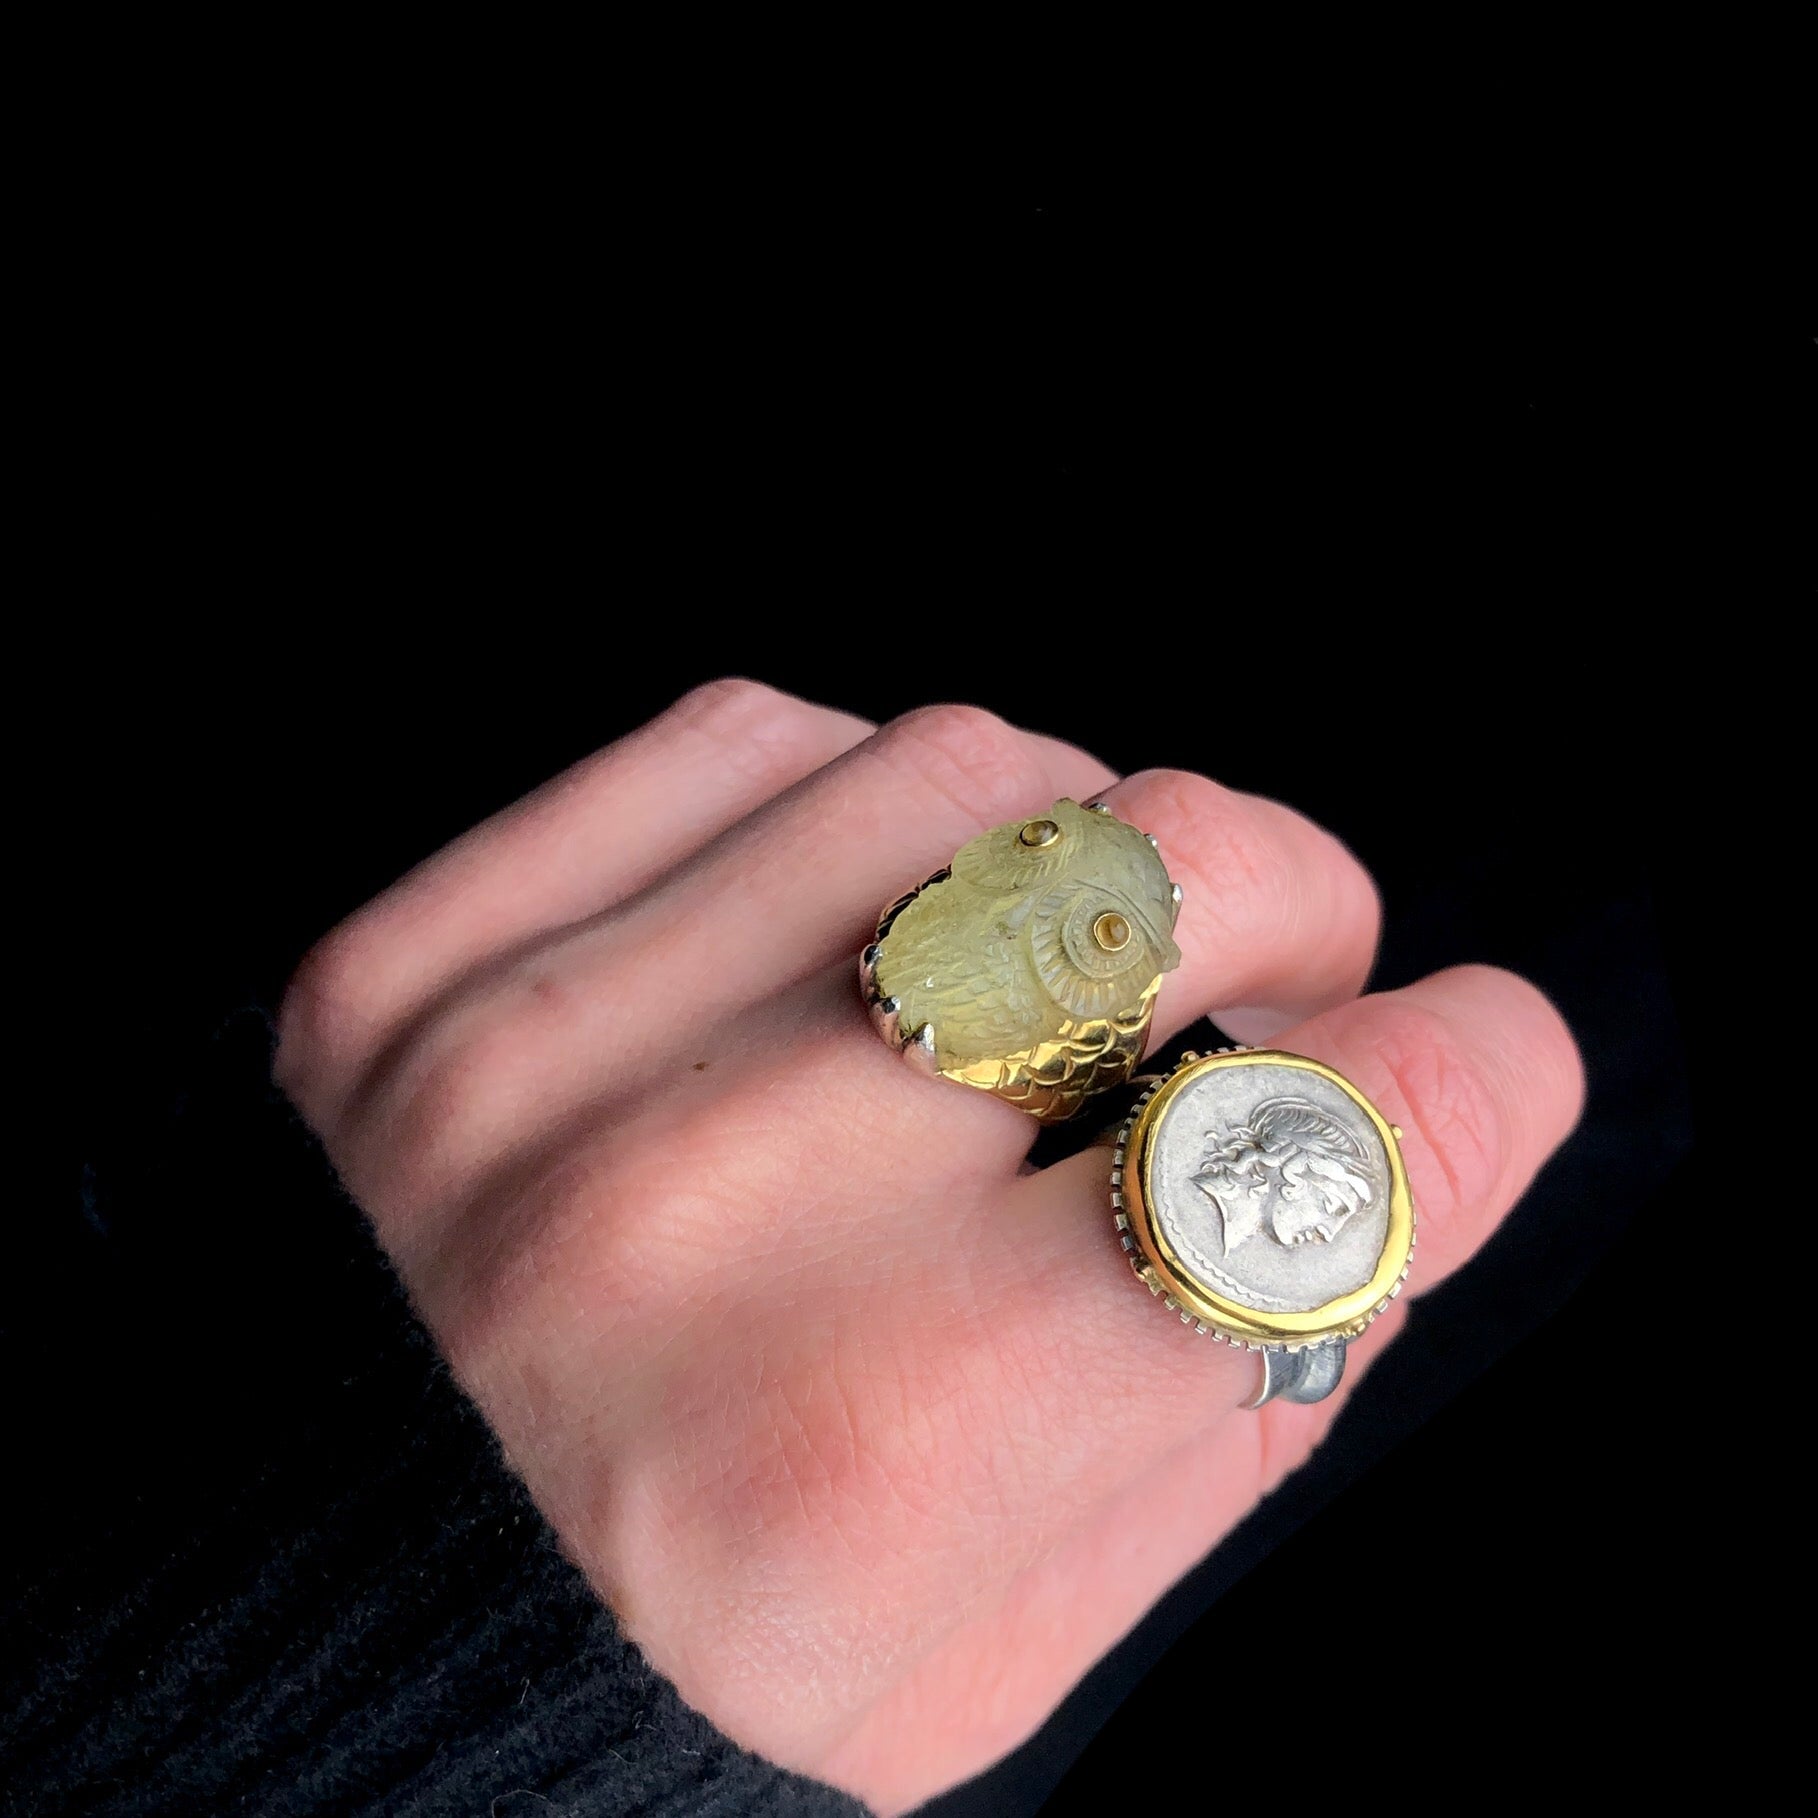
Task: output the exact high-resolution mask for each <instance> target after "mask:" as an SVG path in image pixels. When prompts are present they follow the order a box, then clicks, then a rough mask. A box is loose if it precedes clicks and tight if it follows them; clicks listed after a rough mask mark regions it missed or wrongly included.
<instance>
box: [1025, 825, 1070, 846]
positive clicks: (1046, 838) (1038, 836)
mask: <svg viewBox="0 0 1818 1818" xmlns="http://www.w3.org/2000/svg"><path fill="white" fill-rule="evenodd" d="M1060 836H1061V830H1060V828H1059V826H1058V825H1056V823H1055V822H1053V821H1025V822H1024V823H1023V830H1022V832H1021V833H1019V834H1018V835H1017V836H1016V839H1017V844H1018V845H1020V846H1052V845H1053V844H1054V842H1055V841H1056V840H1057V839H1059V838H1060Z"/></svg>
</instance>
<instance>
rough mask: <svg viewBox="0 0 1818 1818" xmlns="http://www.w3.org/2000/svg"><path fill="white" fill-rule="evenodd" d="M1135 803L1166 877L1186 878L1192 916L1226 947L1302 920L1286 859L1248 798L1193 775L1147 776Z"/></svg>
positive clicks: (1138, 782) (1138, 784)
mask: <svg viewBox="0 0 1818 1818" xmlns="http://www.w3.org/2000/svg"><path fill="white" fill-rule="evenodd" d="M1130 803H1131V810H1132V813H1133V814H1134V815H1135V817H1136V818H1137V819H1138V820H1139V821H1140V822H1141V823H1142V824H1143V826H1144V830H1145V831H1147V832H1151V833H1153V834H1154V835H1155V836H1156V838H1157V839H1158V840H1159V841H1160V842H1161V854H1162V857H1163V859H1164V860H1165V861H1166V862H1167V864H1168V868H1169V870H1170V871H1174V870H1176V869H1177V868H1178V869H1180V870H1183V871H1185V872H1186V873H1187V883H1188V889H1189V891H1190V892H1191V894H1192V897H1193V902H1194V907H1195V912H1196V913H1199V914H1205V915H1209V916H1210V917H1212V918H1213V920H1214V921H1215V922H1216V923H1217V924H1218V925H1219V928H1220V931H1221V933H1222V934H1223V935H1224V936H1225V937H1226V938H1227V939H1245V940H1247V939H1249V938H1251V937H1252V936H1255V935H1259V934H1263V933H1268V934H1269V935H1271V937H1272V936H1273V934H1274V933H1275V932H1276V931H1278V930H1279V929H1280V928H1281V927H1282V926H1283V925H1284V922H1285V921H1286V920H1287V918H1288V917H1289V916H1290V915H1292V914H1294V913H1296V912H1297V907H1298V905H1297V895H1296V892H1297V883H1296V878H1295V873H1294V866H1293V864H1292V862H1291V860H1290V857H1289V854H1288V852H1287V850H1286V847H1285V846H1284V844H1283V842H1282V841H1281V839H1280V838H1279V837H1278V836H1277V834H1276V832H1275V830H1274V828H1273V827H1271V826H1270V824H1269V821H1268V818H1267V817H1266V816H1264V815H1262V814H1259V813H1258V812H1257V808H1258V806H1259V804H1257V803H1255V802H1253V801H1252V800H1251V799H1250V798H1249V797H1247V796H1242V795H1239V794H1238V793H1237V792H1236V791H1235V790H1231V789H1227V788H1225V787H1224V786H1223V785H1222V784H1219V783H1214V782H1212V781H1211V780H1210V779H1209V778H1207V777H1203V776H1198V775H1196V774H1195V773H1194V772H1192V771H1190V770H1147V771H1144V772H1143V773H1142V774H1141V775H1140V776H1139V777H1134V778H1132V779H1131V784H1130ZM1126 818H1129V817H1126Z"/></svg>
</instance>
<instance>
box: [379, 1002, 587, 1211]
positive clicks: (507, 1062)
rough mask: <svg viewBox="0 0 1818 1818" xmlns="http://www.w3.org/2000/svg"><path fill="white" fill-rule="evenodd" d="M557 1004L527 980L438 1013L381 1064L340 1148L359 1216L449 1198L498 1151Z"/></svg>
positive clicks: (558, 1013)
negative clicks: (352, 1128) (360, 1208)
mask: <svg viewBox="0 0 1818 1818" xmlns="http://www.w3.org/2000/svg"><path fill="white" fill-rule="evenodd" d="M560 1000H561V991H560V987H559V986H554V985H553V984H552V983H550V982H549V981H546V980H543V979H542V978H540V977H536V978H531V979H529V980H527V981H525V983H524V986H523V988H522V989H521V990H513V991H511V992H510V993H508V994H504V995H497V996H488V997H484V998H481V999H478V1000H476V1001H474V1002H470V1003H468V1004H466V1005H464V1006H462V1007H460V1008H457V1009H453V1010H450V1011H448V1012H446V1013H444V1014H443V1015H442V1016H441V1017H439V1018H438V1019H437V1020H436V1021H435V1022H434V1023H433V1024H431V1025H430V1026H429V1027H428V1028H426V1029H424V1030H423V1031H421V1032H420V1033H419V1034H417V1035H416V1036H415V1037H414V1038H413V1039H412V1040H411V1041H410V1042H409V1043H408V1044H407V1045H406V1046H405V1048H404V1050H403V1051H402V1052H401V1053H400V1054H398V1055H397V1056H396V1057H395V1059H388V1061H387V1063H386V1065H385V1067H384V1070H383V1073H382V1074H381V1075H379V1076H377V1077H375V1078H374V1079H373V1080H372V1081H371V1082H370V1084H369V1086H368V1087H367V1089H366V1091H365V1092H364V1093H363V1094H362V1099H361V1110H360V1114H359V1116H358V1118H357V1120H353V1121H357V1123H358V1126H359V1128H358V1130H357V1131H350V1132H349V1133H348V1136H347V1140H346V1142H345V1144H344V1146H345V1147H346V1148H347V1149H348V1151H349V1158H348V1161H347V1163H346V1164H345V1165H346V1168H347V1171H348V1173H349V1175H350V1180H351V1182H352V1184H353V1185H354V1186H355V1188H356V1190H357V1191H358V1193H359V1195H360V1197H361V1199H362V1201H363V1203H365V1205H366V1207H367V1210H368V1211H370V1212H372V1213H373V1214H374V1215H375V1216H380V1217H383V1216H385V1215H387V1214H391V1213H395V1212H398V1211H403V1210H406V1209H415V1208H418V1207H420V1206H422V1205H424V1204H427V1203H429V1202H431V1201H433V1200H436V1199H438V1198H441V1197H443V1196H444V1195H447V1194H449V1193H451V1192H453V1191H456V1190H458V1189H459V1188H460V1187H461V1186H462V1185H463V1184H464V1183H465V1182H466V1181H467V1180H468V1179H469V1178H470V1177H471V1176H472V1174H473V1173H474V1171H475V1170H476V1169H477V1168H479V1167H480V1166H481V1165H483V1163H484V1161H485V1159H486V1158H487V1157H488V1156H489V1155H492V1154H494V1153H495V1152H497V1151H498V1150H500V1149H501V1148H502V1147H503V1145H504V1140H505V1138H506V1137H507V1135H508V1134H509V1126H510V1124H511V1122H512V1121H513V1118H514V1116H515V1114H516V1109H517V1106H518V1103H519V1100H520V1099H522V1098H523V1097H524V1096H525V1091H524V1082H526V1081H527V1080H528V1079H529V1078H530V1076H531V1075H532V1074H533V1072H534V1071H535V1067H536V1063H537V1062H538V1060H539V1059H540V1058H541V1057H542V1056H543V1055H544V1054H546V1053H547V1052H548V1051H549V1042H550V1037H549V1033H548V1031H549V1029H550V1027H551V1025H552V1023H554V1022H557V1021H559V1019H560V1017H561V1014H562V1006H561V1001H560Z"/></svg>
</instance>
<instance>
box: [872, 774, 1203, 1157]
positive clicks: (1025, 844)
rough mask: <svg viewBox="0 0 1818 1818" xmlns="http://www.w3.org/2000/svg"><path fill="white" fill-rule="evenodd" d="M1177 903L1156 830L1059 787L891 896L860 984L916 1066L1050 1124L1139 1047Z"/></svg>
mask: <svg viewBox="0 0 1818 1818" xmlns="http://www.w3.org/2000/svg"><path fill="white" fill-rule="evenodd" d="M1180 905H1181V889H1180V886H1179V885H1178V884H1174V883H1170V882H1169V879H1168V873H1167V868H1166V867H1165V866H1164V865H1163V864H1162V861H1161V857H1160V854H1159V853H1158V852H1157V851H1156V844H1155V840H1154V838H1153V836H1151V835H1149V834H1145V833H1139V832H1138V831H1137V830H1136V829H1135V828H1134V827H1131V826H1129V825H1127V824H1126V823H1125V822H1123V821H1120V820H1118V819H1117V818H1116V817H1115V816H1114V815H1113V814H1112V813H1111V810H1110V809H1109V808H1108V807H1106V806H1105V805H1104V804H1103V803H1102V802H1094V803H1093V804H1092V805H1091V806H1090V807H1088V808H1082V807H1081V806H1080V805H1079V804H1078V803H1077V802H1073V801H1067V800H1064V799H1063V800H1061V801H1058V802H1056V803H1055V804H1054V806H1053V807H1052V808H1050V809H1049V810H1048V811H1047V812H1046V813H1045V814H1043V815H1040V816H1038V817H1036V818H1035V819H1033V820H1027V821H1010V822H1007V823H1006V824H1005V825H1004V826H1002V827H993V828H992V829H991V830H990V832H988V833H981V834H980V835H979V836H978V838H977V839H975V840H969V841H967V843H966V844H965V845H964V846H962V847H961V848H960V849H959V851H958V852H956V853H955V854H954V855H953V862H952V864H950V865H949V866H947V868H946V869H945V870H942V871H937V872H936V873H935V874H934V876H932V877H931V878H929V879H927V880H926V882H924V883H922V884H919V885H917V886H916V888H915V889H913V890H911V891H910V892H909V894H908V895H907V896H904V897H900V898H898V899H897V901H895V902H894V903H892V904H891V905H890V907H889V908H887V909H886V910H885V911H884V913H883V916H882V917H881V919H880V920H879V922H878V925H877V934H876V937H875V939H874V940H873V942H872V944H871V945H870V946H868V947H867V948H866V949H865V951H864V953H863V954H862V955H861V957H860V960H859V984H860V988H861V989H862V990H863V992H864V996H865V1002H866V1004H867V1005H868V1006H869V1007H870V1010H871V1015H872V1020H873V1021H874V1022H875V1023H876V1025H877V1028H878V1032H879V1033H880V1034H881V1035H882V1036H883V1038H884V1039H885V1040H886V1041H887V1042H889V1043H890V1045H891V1046H892V1047H894V1048H896V1049H898V1050H900V1051H901V1052H902V1053H903V1054H905V1055H907V1056H908V1058H909V1059H910V1060H911V1061H913V1062H915V1063H916V1064H917V1065H918V1066H921V1067H923V1068H925V1069H926V1070H927V1071H929V1072H932V1073H938V1074H940V1075H942V1076H943V1077H945V1078H947V1079H952V1080H958V1081H959V1082H960V1083H961V1084H962V1085H967V1086H975V1087H977V1088H979V1089H980V1090H981V1091H985V1092H994V1093H996V1094H997V1096H998V1097H999V1098H1002V1099H1007V1100H1008V1101H1009V1102H1010V1103H1011V1104H1013V1105H1016V1106H1018V1107H1020V1108H1021V1109H1022V1110H1024V1111H1027V1112H1029V1113H1030V1114H1031V1115H1032V1116H1034V1117H1037V1118H1040V1119H1041V1120H1042V1121H1043V1122H1044V1123H1058V1122H1059V1121H1060V1120H1061V1119H1062V1118H1065V1117H1071V1116H1072V1115H1073V1113H1074V1112H1075V1111H1077V1110H1078V1109H1079V1107H1080V1105H1081V1104H1082V1103H1084V1101H1085V1100H1086V1098H1087V1097H1089V1096H1090V1095H1091V1094H1092V1093H1094V1092H1102V1091H1104V1090H1105V1089H1106V1088H1107V1087H1109V1086H1116V1085H1119V1084H1121V1083H1122V1082H1123V1081H1124V1080H1126V1079H1128V1077H1129V1075H1130V1072H1131V1069H1132V1068H1134V1067H1135V1065H1136V1063H1137V1062H1138V1061H1139V1060H1140V1059H1141V1058H1142V1052H1143V1047H1144V1045H1145V1043H1146V1042H1147V1041H1148V1039H1149V1022H1150V1018H1151V1016H1152V1015H1153V1013H1154V1009H1155V995H1156V993H1157V992H1158V991H1159V990H1160V989H1161V981H1162V975H1163V974H1164V973H1167V972H1172V971H1173V970H1174V968H1175V967H1176V966H1178V965H1179V964H1180V949H1179V948H1178V947H1176V946H1175V944H1174V924H1175V921H1176V919H1177V918H1178V916H1179V914H1180Z"/></svg>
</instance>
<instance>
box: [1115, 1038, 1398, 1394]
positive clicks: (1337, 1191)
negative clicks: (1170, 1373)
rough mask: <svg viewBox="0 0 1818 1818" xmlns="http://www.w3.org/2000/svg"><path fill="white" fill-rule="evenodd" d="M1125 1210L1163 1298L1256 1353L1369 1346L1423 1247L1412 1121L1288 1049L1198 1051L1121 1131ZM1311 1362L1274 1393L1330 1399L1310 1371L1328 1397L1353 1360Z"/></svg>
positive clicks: (1120, 1196)
mask: <svg viewBox="0 0 1818 1818" xmlns="http://www.w3.org/2000/svg"><path fill="white" fill-rule="evenodd" d="M1111 1210H1112V1215H1113V1217H1114V1218H1115V1220H1116V1224H1117V1233H1118V1239H1119V1241H1120V1242H1121V1243H1122V1245H1123V1248H1124V1252H1125V1254H1126V1255H1127V1256H1128V1257H1129V1259H1130V1264H1131V1267H1132V1268H1133V1269H1135V1271H1136V1273H1137V1275H1138V1276H1139V1277H1140V1278H1141V1280H1142V1281H1143V1282H1144V1284H1145V1285H1146V1286H1147V1287H1148V1289H1149V1291H1150V1293H1152V1294H1155V1295H1157V1296H1159V1297H1160V1298H1161V1299H1162V1300H1163V1301H1164V1302H1165V1304H1166V1305H1167V1306H1168V1307H1169V1308H1170V1309H1171V1310H1172V1311H1174V1312H1176V1313H1178V1314H1179V1315H1180V1317H1181V1320H1182V1321H1183V1323H1185V1324H1187V1325H1190V1326H1192V1327H1194V1328H1195V1329H1196V1330H1198V1331H1200V1332H1204V1333H1206V1334H1208V1335H1209V1336H1210V1337H1213V1338H1216V1339H1219V1340H1221V1341H1222V1342H1224V1343H1227V1344H1234V1345H1242V1346H1244V1347H1246V1348H1247V1349H1250V1350H1253V1351H1254V1350H1262V1351H1268V1352H1285V1351H1292V1352H1306V1351H1311V1350H1312V1349H1313V1348H1315V1347H1324V1346H1329V1345H1333V1344H1338V1345H1342V1344H1343V1343H1344V1342H1345V1341H1346V1340H1349V1339H1351V1338H1354V1337H1355V1336H1356V1335H1357V1334H1358V1333H1359V1332H1361V1331H1362V1330H1363V1329H1364V1328H1365V1327H1366V1326H1367V1325H1368V1324H1369V1323H1370V1321H1371V1320H1373V1319H1374V1318H1375V1317H1376V1316H1377V1314H1379V1313H1381V1312H1384V1311H1385V1310H1386V1309H1387V1307H1388V1305H1389V1302H1390V1301H1391V1300H1393V1299H1394V1298H1395V1296H1396V1295H1397V1294H1399V1293H1400V1292H1401V1286H1402V1283H1403V1282H1404V1281H1406V1279H1407V1275H1408V1268H1409V1265H1410V1262H1411V1260H1412V1256H1413V1249H1414V1199H1413V1195H1412V1194H1411V1192H1410V1191H1409V1188H1408V1175H1407V1169H1406V1168H1405V1166H1404V1165H1403V1163H1402V1156H1401V1130H1400V1128H1399V1126H1397V1125H1395V1124H1391V1123H1389V1122H1388V1121H1387V1120H1386V1119H1385V1118H1384V1117H1383V1115H1382V1113H1381V1112H1380V1111H1378V1110H1377V1109H1376V1107H1375V1106H1374V1105H1372V1104H1371V1103H1370V1101H1369V1100H1368V1099H1367V1098H1365V1097H1364V1095H1363V1094H1362V1093H1361V1092H1360V1091H1358V1089H1357V1088H1356V1087H1355V1086H1354V1085H1352V1084H1351V1082H1350V1081H1349V1080H1347V1079H1346V1078H1345V1077H1344V1076H1343V1074H1341V1073H1339V1072H1337V1071H1336V1070H1335V1069H1333V1068H1331V1067H1328V1066H1325V1065H1324V1064H1323V1063H1321V1062H1319V1061H1316V1060H1309V1059H1307V1058H1306V1057H1305V1056H1304V1055H1300V1054H1285V1053H1282V1052H1280V1051H1279V1050H1274V1049H1229V1050H1226V1051H1225V1052H1224V1053H1222V1054H1208V1055H1195V1054H1189V1055H1187V1056H1186V1057H1185V1058H1184V1059H1183V1060H1182V1061H1181V1063H1180V1065H1179V1066H1178V1067H1176V1068H1175V1069H1174V1071H1173V1072H1171V1073H1170V1074H1168V1076H1167V1077H1166V1078H1165V1079H1162V1080H1160V1081H1158V1082H1157V1083H1155V1084H1153V1085H1151V1086H1150V1087H1149V1088H1148V1089H1147V1090H1146V1091H1145V1092H1144V1093H1143V1095H1142V1097H1141V1098H1139V1099H1138V1100H1137V1101H1136V1105H1135V1107H1134V1108H1133V1109H1132V1111H1131V1113H1130V1115H1129V1116H1128V1117H1127V1118H1126V1119H1125V1120H1124V1123H1123V1125H1122V1126H1121V1128H1120V1129H1119V1131H1118V1136H1117V1142H1116V1146H1115V1148H1114V1149H1113V1151H1112V1160H1111ZM1306 1363H1307V1365H1308V1366H1309V1367H1308V1369H1306V1370H1302V1371H1300V1372H1298V1373H1296V1372H1290V1371H1286V1370H1284V1369H1283V1368H1282V1367H1281V1366H1279V1365H1270V1368H1269V1371H1268V1372H1266V1373H1265V1378H1264V1395H1265V1398H1266V1396H1267V1395H1270V1394H1282V1395H1287V1396H1289V1398H1291V1399H1295V1400H1313V1399H1316V1398H1317V1396H1316V1395H1315V1394H1312V1393H1296V1392H1295V1384H1296V1383H1298V1382H1299V1378H1300V1376H1302V1375H1305V1376H1306V1377H1307V1382H1306V1383H1301V1384H1300V1386H1301V1387H1302V1388H1306V1387H1308V1386H1312V1385H1313V1384H1314V1382H1315V1379H1316V1380H1317V1382H1319V1383H1323V1387H1319V1388H1318V1394H1326V1393H1329V1392H1330V1390H1331V1388H1332V1387H1333V1386H1334V1385H1335V1384H1336V1382H1337V1380H1338V1374H1339V1371H1340V1370H1341V1369H1342V1352H1341V1353H1339V1354H1338V1356H1337V1357H1336V1359H1334V1358H1331V1357H1327V1358H1325V1359H1324V1360H1322V1361H1321V1362H1320V1363H1319V1365H1318V1367H1317V1368H1312V1364H1313V1360H1311V1359H1308V1360H1306ZM1284 1384H1286V1385H1287V1386H1284ZM1252 1405H1257V1404H1254V1403H1253V1404H1252Z"/></svg>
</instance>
